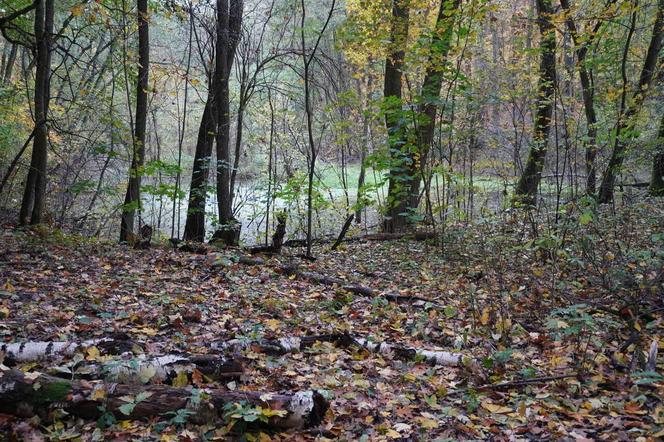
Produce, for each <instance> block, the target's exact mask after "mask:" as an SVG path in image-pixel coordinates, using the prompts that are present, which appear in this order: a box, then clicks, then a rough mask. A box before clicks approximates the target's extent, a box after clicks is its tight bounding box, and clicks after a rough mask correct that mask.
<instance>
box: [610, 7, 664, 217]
mask: <svg viewBox="0 0 664 442" xmlns="http://www.w3.org/2000/svg"><path fill="white" fill-rule="evenodd" d="M663 39H664V0H658V2H657V13H656V16H655V23H654V25H653V30H652V37H651V39H650V45H649V46H648V51H647V52H646V58H645V61H644V62H643V68H642V69H641V75H640V76H639V82H638V85H637V88H636V90H635V91H634V94H633V95H632V100H631V102H630V103H629V104H627V103H626V101H625V98H626V93H625V92H626V91H625V90H624V91H623V98H622V103H621V112H620V115H618V123H617V125H616V129H615V134H616V135H615V142H614V145H613V152H612V153H611V158H610V159H609V164H608V166H607V168H606V170H605V171H604V175H603V176H602V184H601V186H600V188H599V196H598V199H599V202H600V203H602V204H606V203H610V202H611V201H612V200H613V186H614V185H615V181H616V175H617V174H618V172H619V171H620V168H621V167H622V164H623V161H624V159H625V153H626V152H625V151H626V149H627V145H628V142H629V141H630V140H631V139H633V138H634V125H635V123H636V122H635V119H636V116H637V115H638V114H639V112H640V110H641V107H642V106H643V102H644V101H645V99H646V96H647V95H648V91H649V89H650V85H651V83H652V80H653V77H654V75H655V70H656V69H657V62H658V59H660V56H659V52H660V50H661V49H662V40H663ZM628 47H629V38H628V40H627V44H626V45H625V48H626V50H625V53H627V48H628ZM624 69H625V68H624V63H623V78H625V75H624Z"/></svg>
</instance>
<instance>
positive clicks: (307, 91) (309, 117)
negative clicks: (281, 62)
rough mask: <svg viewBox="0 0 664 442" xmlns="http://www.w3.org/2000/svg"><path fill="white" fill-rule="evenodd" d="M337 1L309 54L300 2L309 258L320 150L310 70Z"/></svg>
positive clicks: (332, 5)
mask: <svg viewBox="0 0 664 442" xmlns="http://www.w3.org/2000/svg"><path fill="white" fill-rule="evenodd" d="M335 4H336V0H332V4H331V6H330V10H329V12H328V14H327V19H326V20H325V23H324V24H323V27H322V28H321V30H320V32H319V34H318V38H317V39H316V43H314V45H313V46H312V48H311V50H310V51H309V53H307V47H306V42H305V38H304V25H305V19H306V13H307V10H306V8H305V4H304V0H302V1H301V2H300V5H301V7H302V19H301V21H300V43H301V45H302V62H303V65H304V112H305V118H306V121H307V136H308V148H309V171H308V185H307V256H309V257H310V256H312V255H311V246H312V242H313V236H312V227H313V210H314V209H313V191H314V189H313V187H314V176H315V174H316V159H317V157H318V149H317V148H316V144H315V142H314V126H313V114H312V113H313V111H312V109H311V84H310V80H311V78H310V72H311V70H310V68H311V62H312V61H313V60H314V57H315V56H316V52H317V51H318V46H319V45H320V42H321V39H322V38H323V34H324V33H325V30H326V29H327V26H328V25H329V24H330V20H331V19H332V14H333V13H334V6H335Z"/></svg>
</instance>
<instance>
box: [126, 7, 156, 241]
mask: <svg viewBox="0 0 664 442" xmlns="http://www.w3.org/2000/svg"><path fill="white" fill-rule="evenodd" d="M137 20H138V82H137V87H136V118H135V125H136V126H135V128H134V145H133V147H132V158H131V166H130V168H129V183H128V185H127V193H126V194H125V200H124V205H123V208H122V221H121V224H120V242H127V241H129V240H130V237H132V236H133V233H134V217H135V214H136V210H140V207H141V173H142V171H141V169H142V167H143V163H144V161H145V131H146V126H147V115H148V76H149V69H150V29H149V20H148V0H137Z"/></svg>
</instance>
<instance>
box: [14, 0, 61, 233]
mask: <svg viewBox="0 0 664 442" xmlns="http://www.w3.org/2000/svg"><path fill="white" fill-rule="evenodd" d="M53 16H54V2H53V0H40V1H38V2H37V6H36V9H35V25H34V28H35V39H36V42H37V56H36V66H37V72H36V74H35V96H34V102H35V130H34V142H33V145H32V159H31V161H30V170H29V172H28V177H27V179H26V183H25V191H24V193H23V200H22V202H21V211H20V215H19V223H20V224H21V225H25V224H27V223H28V222H30V223H31V224H39V223H40V222H42V216H43V211H44V198H45V193H46V178H47V177H46V166H47V163H48V122H47V120H48V108H49V101H50V93H51V91H50V76H51V44H52V35H53ZM31 213H32V216H30V214H31Z"/></svg>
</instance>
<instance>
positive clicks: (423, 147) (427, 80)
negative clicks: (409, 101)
mask: <svg viewBox="0 0 664 442" xmlns="http://www.w3.org/2000/svg"><path fill="white" fill-rule="evenodd" d="M460 3H461V2H460V0H451V1H450V0H441V2H440V8H439V10H438V16H437V18H436V25H435V28H434V32H433V34H432V38H431V42H430V46H431V48H432V49H431V54H430V55H429V59H428V60H427V68H426V72H425V76H424V82H423V83H422V90H421V100H422V102H421V103H420V104H419V105H418V107H417V115H416V117H415V120H416V121H417V127H416V134H415V135H416V143H415V145H413V143H412V142H411V141H410V140H409V138H411V136H410V133H409V131H408V130H407V129H406V128H399V129H400V130H399V131H398V132H399V133H398V135H400V137H399V138H397V140H398V141H396V143H394V144H393V143H390V144H391V146H390V150H391V153H392V161H393V162H394V163H395V164H394V165H395V166H396V167H397V168H398V169H399V171H400V172H396V173H395V172H394V171H391V172H390V182H389V191H388V204H389V208H390V210H389V213H388V219H387V220H386V223H385V226H384V229H385V231H387V232H397V231H401V230H404V229H405V228H406V227H407V226H408V225H409V212H411V211H414V210H416V209H417V206H418V201H419V194H420V181H421V176H422V168H423V167H424V166H425V165H426V163H427V159H428V155H429V150H430V147H431V144H432V143H433V138H434V132H435V128H436V115H437V112H438V104H437V101H438V98H439V97H440V90H441V88H442V85H443V78H444V69H443V66H444V64H445V60H446V58H447V54H448V53H449V50H450V46H451V45H450V43H451V38H452V33H453V31H454V27H453V22H454V17H455V15H456V11H457V9H458V8H459V4H460ZM393 17H396V16H395V15H394V12H393ZM406 20H407V17H406ZM393 29H394V28H393ZM388 63H389V61H388ZM387 72H388V69H387V65H386V86H387ZM395 86H396V84H395ZM387 92H388V91H387V89H386V95H385V96H386V97H388V96H389V95H387ZM389 129H390V128H389V126H388V131H389ZM390 136H391V135H390Z"/></svg>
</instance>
